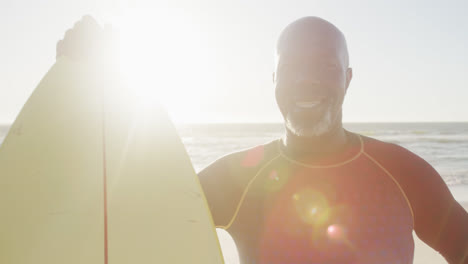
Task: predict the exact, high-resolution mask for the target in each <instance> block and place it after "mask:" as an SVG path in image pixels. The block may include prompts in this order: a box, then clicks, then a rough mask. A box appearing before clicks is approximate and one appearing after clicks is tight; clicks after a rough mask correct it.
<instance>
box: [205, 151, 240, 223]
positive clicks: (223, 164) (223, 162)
mask: <svg viewBox="0 0 468 264" xmlns="http://www.w3.org/2000/svg"><path fill="white" fill-rule="evenodd" d="M198 176H199V179H200V183H201V186H202V188H203V191H204V193H205V196H206V199H207V201H208V205H209V207H210V210H211V215H212V216H213V221H214V224H215V226H216V227H219V228H223V227H225V226H227V225H228V223H229V221H230V220H231V218H232V216H233V214H234V210H235V206H236V195H237V191H236V184H235V183H234V182H233V177H232V172H231V171H230V169H229V166H228V162H227V157H224V158H221V159H219V160H217V161H215V162H213V163H212V164H210V165H209V166H208V167H206V168H205V169H203V170H202V171H200V172H199V173H198Z"/></svg>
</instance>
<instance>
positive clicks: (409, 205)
mask: <svg viewBox="0 0 468 264" xmlns="http://www.w3.org/2000/svg"><path fill="white" fill-rule="evenodd" d="M364 155H365V156H366V157H367V158H369V159H370V160H371V161H372V162H374V164H375V165H377V166H378V167H379V168H380V169H382V170H383V171H384V172H385V173H386V174H387V175H388V177H390V178H391V179H392V180H393V182H395V184H396V185H397V186H398V188H399V189H400V192H401V193H402V194H403V197H404V198H405V200H406V203H407V204H408V208H409V209H410V212H411V217H412V219H413V228H414V213H413V207H412V206H411V203H410V201H409V199H408V197H407V196H406V193H405V191H404V190H403V188H402V187H401V185H400V183H398V181H397V180H396V179H395V177H393V175H392V174H391V173H390V172H389V171H388V170H387V169H386V168H385V167H384V166H382V164H380V163H379V162H378V161H376V160H375V159H374V158H372V157H371V155H369V154H367V153H366V152H365V151H364Z"/></svg>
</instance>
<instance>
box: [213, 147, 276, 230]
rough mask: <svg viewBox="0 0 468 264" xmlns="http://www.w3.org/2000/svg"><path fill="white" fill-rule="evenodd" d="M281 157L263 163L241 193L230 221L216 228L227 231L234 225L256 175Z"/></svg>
mask: <svg viewBox="0 0 468 264" xmlns="http://www.w3.org/2000/svg"><path fill="white" fill-rule="evenodd" d="M280 156H281V155H279V154H278V155H277V156H276V157H274V158H272V159H271V160H269V161H268V162H267V163H265V165H263V166H262V167H261V168H260V169H259V170H258V171H257V173H256V174H255V176H253V177H252V179H251V180H250V181H249V183H248V184H247V187H245V190H244V192H243V193H242V196H241V199H240V200H239V203H238V204H237V208H236V211H235V212H234V215H233V216H232V218H231V221H229V223H228V224H227V225H226V226H216V227H217V228H222V229H224V230H227V229H229V228H230V227H231V225H232V223H234V220H236V217H237V214H238V213H239V210H240V208H241V206H242V203H243V202H244V199H245V195H246V194H247V192H248V191H249V189H250V185H252V183H253V182H254V181H255V179H256V178H257V176H258V175H260V173H261V172H262V171H263V170H264V169H265V168H266V167H267V166H268V165H270V164H271V163H272V162H273V161H274V160H276V159H277V158H279V157H280Z"/></svg>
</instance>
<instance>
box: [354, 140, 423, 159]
mask: <svg viewBox="0 0 468 264" xmlns="http://www.w3.org/2000/svg"><path fill="white" fill-rule="evenodd" d="M359 136H360V137H361V138H362V141H363V143H364V148H363V149H364V151H365V152H366V153H367V154H373V155H380V154H383V155H386V156H388V155H396V156H400V157H406V156H408V155H410V156H412V155H414V156H417V155H416V154H415V153H413V152H411V151H410V150H408V149H407V148H405V147H403V146H401V145H399V144H397V143H395V142H387V141H382V140H380V139H376V138H372V137H368V136H364V135H359Z"/></svg>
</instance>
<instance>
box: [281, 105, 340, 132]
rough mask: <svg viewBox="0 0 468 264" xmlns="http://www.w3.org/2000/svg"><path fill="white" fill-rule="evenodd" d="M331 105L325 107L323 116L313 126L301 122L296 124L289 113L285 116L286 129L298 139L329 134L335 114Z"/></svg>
mask: <svg viewBox="0 0 468 264" xmlns="http://www.w3.org/2000/svg"><path fill="white" fill-rule="evenodd" d="M333 106H334V105H333V104H329V105H328V106H327V110H326V111H325V114H324V115H323V116H322V117H321V118H320V120H318V121H317V122H316V123H315V124H312V125H308V124H304V123H303V122H297V121H296V120H294V117H292V116H291V112H289V113H288V114H287V116H286V120H285V121H286V128H287V129H289V131H291V132H292V133H293V134H294V135H296V136H299V137H317V136H321V135H323V134H325V133H327V132H329V131H330V130H331V129H332V128H333V126H334V123H335V121H336V118H337V114H336V113H335V115H333V114H334V111H333V108H334V107H333Z"/></svg>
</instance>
